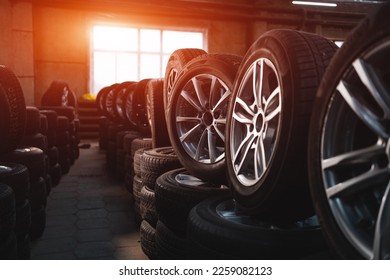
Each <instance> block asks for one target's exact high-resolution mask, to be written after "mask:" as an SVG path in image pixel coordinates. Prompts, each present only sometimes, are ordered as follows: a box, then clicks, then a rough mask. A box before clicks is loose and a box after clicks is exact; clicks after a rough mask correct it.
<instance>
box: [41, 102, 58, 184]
mask: <svg viewBox="0 0 390 280" xmlns="http://www.w3.org/2000/svg"><path fill="white" fill-rule="evenodd" d="M39 112H40V114H41V117H42V120H44V123H47V130H46V132H44V131H43V132H42V133H43V134H44V135H45V136H46V138H47V145H48V151H47V155H48V157H49V166H48V169H49V174H50V176H51V180H52V185H53V186H57V185H58V184H59V183H60V181H61V178H62V167H61V165H60V162H59V151H58V148H57V127H58V124H57V121H58V120H57V119H58V115H57V113H56V112H55V111H53V110H40V111H39Z"/></svg>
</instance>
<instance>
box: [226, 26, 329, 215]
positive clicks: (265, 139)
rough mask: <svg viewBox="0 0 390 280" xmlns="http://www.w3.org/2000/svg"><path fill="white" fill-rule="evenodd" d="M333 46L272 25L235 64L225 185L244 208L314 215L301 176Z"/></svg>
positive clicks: (257, 212)
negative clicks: (316, 102) (316, 101)
mask: <svg viewBox="0 0 390 280" xmlns="http://www.w3.org/2000/svg"><path fill="white" fill-rule="evenodd" d="M336 49H337V46H336V45H335V44H334V43H333V42H332V41H330V40H328V39H326V38H324V37H321V36H318V35H314V34H309V33H305V32H300V31H295V30H272V31H269V32H266V33H264V34H263V35H262V36H260V37H259V38H258V40H257V41H256V42H255V43H254V44H253V45H252V46H251V48H250V49H249V51H248V52H247V54H246V56H245V57H244V60H243V63H242V64H241V67H240V70H239V71H238V74H237V78H236V82H235V87H234V90H233V93H232V99H231V102H230V105H229V113H228V120H227V130H226V135H228V136H227V137H226V157H227V159H226V160H227V167H228V176H229V185H230V187H231V189H232V191H233V194H234V198H235V199H236V201H237V202H238V203H239V204H240V205H241V207H242V208H243V211H245V212H247V213H249V214H251V215H255V216H258V217H261V218H262V219H265V220H269V221H279V222H282V221H283V222H288V221H289V222H294V221H296V220H302V219H304V218H305V217H310V216H312V215H313V214H314V210H313V207H312V203H311V198H310V194H309V184H308V178H307V170H306V168H307V156H306V154H307V137H308V126H309V122H310V116H311V112H312V105H313V102H314V99H315V95H316V91H317V88H318V85H319V83H320V81H321V78H322V75H323V73H324V71H325V69H326V67H327V66H328V64H329V61H330V59H331V58H332V56H333V54H334V53H335V51H336Z"/></svg>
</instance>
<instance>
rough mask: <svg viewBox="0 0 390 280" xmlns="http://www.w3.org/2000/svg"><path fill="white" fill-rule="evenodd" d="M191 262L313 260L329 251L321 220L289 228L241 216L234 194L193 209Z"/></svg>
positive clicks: (190, 218)
mask: <svg viewBox="0 0 390 280" xmlns="http://www.w3.org/2000/svg"><path fill="white" fill-rule="evenodd" d="M187 225H188V226H187V244H188V247H187V256H188V258H189V259H224V260H225V259H239V260H245V259H253V260H260V259H268V260H269V259H271V260H275V259H283V260H285V259H310V258H312V256H313V255H314V254H317V253H318V252H321V251H326V250H327V245H326V242H325V239H324V237H323V235H322V232H321V228H320V225H319V222H318V219H317V218H316V217H315V216H313V217H310V218H308V219H305V220H302V221H298V222H296V223H293V224H288V225H276V224H272V223H269V222H264V221H262V220H260V219H256V218H254V217H252V216H249V215H247V214H244V213H241V212H240V209H239V207H237V205H236V203H235V202H234V200H233V199H232V197H231V194H228V195H220V196H216V197H213V198H209V199H206V200H204V201H202V202H200V203H199V204H198V205H196V206H195V207H194V208H192V210H191V212H190V213H189V216H188V223H187Z"/></svg>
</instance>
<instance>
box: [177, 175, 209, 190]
mask: <svg viewBox="0 0 390 280" xmlns="http://www.w3.org/2000/svg"><path fill="white" fill-rule="evenodd" d="M175 180H176V182H177V183H179V184H180V185H181V186H193V187H202V186H205V185H207V182H205V181H203V180H201V179H199V178H197V177H195V176H192V175H190V174H187V173H179V174H177V175H176V176H175Z"/></svg>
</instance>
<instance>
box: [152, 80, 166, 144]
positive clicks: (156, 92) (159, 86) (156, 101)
mask: <svg viewBox="0 0 390 280" xmlns="http://www.w3.org/2000/svg"><path fill="white" fill-rule="evenodd" d="M163 91H164V80H163V79H152V80H150V81H149V83H148V85H147V86H146V109H147V114H148V120H149V125H150V131H151V134H152V147H153V148H158V147H166V146H171V141H170V139H169V135H168V129H167V122H166V120H165V110H164V96H163V94H164V92H163Z"/></svg>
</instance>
